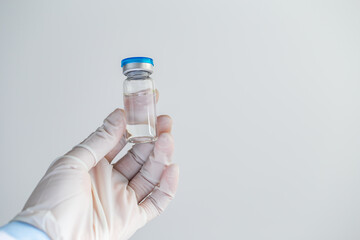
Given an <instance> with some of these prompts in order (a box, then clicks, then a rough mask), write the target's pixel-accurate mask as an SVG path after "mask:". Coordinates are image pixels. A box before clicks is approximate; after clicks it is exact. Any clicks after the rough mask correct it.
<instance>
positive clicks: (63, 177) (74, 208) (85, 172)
mask: <svg viewBox="0 0 360 240" xmlns="http://www.w3.org/2000/svg"><path fill="white" fill-rule="evenodd" d="M171 124H172V121H171V119H170V117H168V116H160V117H158V124H157V127H158V134H159V139H158V140H157V142H156V143H155V144H154V143H145V144H136V145H134V146H133V148H132V149H131V150H130V151H129V152H128V153H127V154H126V155H125V156H124V157H123V158H121V159H120V160H119V161H117V162H116V163H115V164H111V162H112V160H113V159H114V157H115V156H116V155H117V154H118V153H119V152H120V150H121V149H122V148H123V147H124V146H125V144H126V142H125V137H124V134H125V131H126V130H125V125H126V123H125V118H124V113H123V111H122V110H121V109H116V110H115V111H114V112H112V113H111V114H110V115H109V116H108V117H107V118H106V119H105V120H104V124H103V125H102V126H101V127H99V128H98V129H97V130H96V131H95V132H94V133H92V134H91V135H90V136H89V137H88V138H87V139H85V140H84V141H83V142H82V143H80V144H79V145H77V146H75V147H74V148H73V149H72V150H71V151H69V152H68V153H66V154H65V155H64V156H62V157H60V158H58V159H56V160H55V161H54V162H53V163H52V164H51V166H50V167H49V169H48V170H47V172H46V173H45V176H44V177H43V178H42V179H41V180H40V182H39V184H38V185H37V187H36V188H35V190H34V192H33V193H32V194H31V196H30V198H29V200H28V201H27V203H26V204H25V207H24V209H23V211H22V212H21V213H19V214H18V215H17V216H16V217H15V218H14V220H17V221H23V222H26V223H29V224H31V225H34V226H35V227H37V228H39V229H41V230H43V231H44V232H46V233H47V234H48V235H49V236H50V238H51V239H128V238H129V237H130V236H131V235H133V234H134V232H135V231H136V230H137V229H139V228H140V227H142V226H144V224H146V223H147V222H148V221H150V220H151V219H153V218H154V217H156V216H158V215H159V214H160V213H161V212H162V211H164V209H165V208H166V207H167V205H168V204H169V203H170V201H171V200H172V199H173V197H174V195H175V192H176V188H177V183H178V177H179V169H178V167H177V165H174V164H171V165H169V164H170V160H171V157H172V153H173V149H174V144H173V138H172V136H171V134H170V131H171ZM154 145H155V146H154ZM150 193H151V195H149V194H150Z"/></svg>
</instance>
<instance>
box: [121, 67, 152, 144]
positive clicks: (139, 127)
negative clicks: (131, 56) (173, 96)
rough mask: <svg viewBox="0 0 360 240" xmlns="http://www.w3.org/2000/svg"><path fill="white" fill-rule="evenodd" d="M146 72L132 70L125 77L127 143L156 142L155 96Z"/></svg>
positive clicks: (148, 74)
mask: <svg viewBox="0 0 360 240" xmlns="http://www.w3.org/2000/svg"><path fill="white" fill-rule="evenodd" d="M150 74H151V73H149V72H147V71H142V70H134V71H129V72H127V73H126V74H125V75H126V76H127V78H126V79H125V81H124V86H123V89H124V108H125V115H126V121H127V125H126V130H127V141H128V142H131V143H146V142H153V141H156V139H157V136H156V96H155V94H156V93H155V85H154V81H153V80H152V79H151V78H150Z"/></svg>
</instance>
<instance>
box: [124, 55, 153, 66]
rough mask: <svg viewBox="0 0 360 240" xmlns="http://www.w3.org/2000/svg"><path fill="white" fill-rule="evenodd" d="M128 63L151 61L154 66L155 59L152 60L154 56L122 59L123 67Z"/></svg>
mask: <svg viewBox="0 0 360 240" xmlns="http://www.w3.org/2000/svg"><path fill="white" fill-rule="evenodd" d="M128 63H150V64H151V65H153V66H154V61H153V60H152V58H148V57H130V58H125V59H123V60H121V67H123V66H124V65H126V64H128Z"/></svg>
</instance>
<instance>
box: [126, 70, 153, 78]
mask: <svg viewBox="0 0 360 240" xmlns="http://www.w3.org/2000/svg"><path fill="white" fill-rule="evenodd" d="M150 74H151V73H149V72H147V71H142V70H136V71H131V72H128V73H127V74H126V76H127V77H128V78H132V79H138V78H146V77H149V76H150Z"/></svg>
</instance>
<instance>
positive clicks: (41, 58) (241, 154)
mask: <svg viewBox="0 0 360 240" xmlns="http://www.w3.org/2000/svg"><path fill="white" fill-rule="evenodd" d="M359 12H360V2H359V1H355V0H353V1H351V0H337V1H336V0H330V1H325V0H324V1H319V0H305V1H303V0H302V1H300V0H299V1H287V0H283V1H280V0H274V1H267V0H262V1H260V0H256V1H250V0H232V1H230V0H229V1H209V0H207V1H205V0H204V1H195V0H182V1H159V0H158V1H145V0H143V1H140V0H134V1H115V0H114V1H110V0H109V1H85V0H75V1H74V0H71V1H70V0H62V1H49V0H43V1H40V0H33V1H24V0H23V1H21V0H18V1H15V0H2V1H1V2H0V109H1V118H0V153H1V159H0V225H2V224H5V223H6V222H8V221H9V220H10V219H11V218H12V217H14V216H15V215H16V214H17V213H18V212H19V211H20V210H21V208H22V207H23V205H24V204H25V202H26V200H27V198H28V197H29V196H30V193H31V192H32V190H33V189H34V187H35V186H36V184H37V182H38V181H39V180H40V178H41V177H42V176H43V174H44V173H45V171H46V169H47V167H48V165H49V164H50V163H51V162H52V161H53V159H55V158H56V157H58V156H60V155H62V154H64V153H65V152H67V151H68V150H69V149H70V148H72V147H73V146H74V145H76V144H77V143H79V142H80V141H82V140H83V139H84V138H85V137H87V136H88V135H89V134H90V133H91V132H92V131H94V130H95V129H96V128H97V127H98V126H100V125H101V123H102V120H103V119H104V118H105V117H106V116H107V115H108V114H109V113H110V112H111V111H112V110H114V109H115V108H116V107H122V106H123V102H122V81H123V79H124V76H123V75H122V71H121V68H120V61H121V59H122V58H125V57H130V56H149V57H152V58H154V61H155V73H154V74H153V77H154V79H155V81H156V85H157V88H158V89H159V91H160V101H159V104H158V113H159V114H169V115H171V116H172V117H173V119H174V128H173V135H174V137H175V142H176V151H175V156H174V162H177V163H178V164H179V166H180V184H179V189H178V193H177V197H176V198H175V200H174V201H173V202H172V203H171V205H170V206H169V208H168V210H167V211H166V212H165V213H164V214H163V215H161V216H160V217H159V218H157V219H155V220H154V221H152V222H151V223H149V224H148V225H146V226H145V227H144V228H143V229H141V230H139V231H138V232H137V233H136V234H135V235H134V237H133V238H132V239H164V240H165V239H179V240H180V239H246V240H260V239H274V240H275V239H276V240H288V239H292V240H298V239H299V240H304V239H307V240H312V239H313V240H333V239H334V240H338V239H341V240H353V239H360V125H359V123H360V113H359V112H360V96H359V91H360V14H359Z"/></svg>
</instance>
